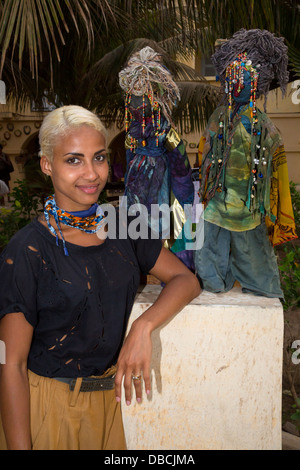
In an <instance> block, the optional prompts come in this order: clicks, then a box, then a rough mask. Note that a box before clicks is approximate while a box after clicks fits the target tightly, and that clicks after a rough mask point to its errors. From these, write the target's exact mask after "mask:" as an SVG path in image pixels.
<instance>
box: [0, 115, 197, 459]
mask: <svg viewBox="0 0 300 470" xmlns="http://www.w3.org/2000/svg"><path fill="white" fill-rule="evenodd" d="M40 147H41V152H40V155H41V168H42V171H43V172H44V173H45V174H47V175H49V176H50V177H51V179H52V182H53V186H54V191H55V193H54V196H53V197H50V198H49V199H48V200H47V201H46V204H45V208H44V215H43V216H41V217H39V218H38V219H35V220H33V221H32V223H31V224H29V225H28V226H26V227H25V228H23V229H22V230H21V231H20V232H18V233H17V234H16V235H15V236H14V237H13V239H12V240H11V241H10V243H9V245H8V246H7V247H6V249H5V251H4V252H3V253H2V256H1V263H0V276H1V285H0V299H1V300H0V319H1V320H0V339H1V340H2V341H4V342H5V345H6V364H5V365H1V378H0V410H1V418H2V425H3V426H2V428H3V430H4V434H3V436H2V439H1V436H0V442H1V446H2V448H3V447H4V448H5V444H4V443H3V441H6V445H7V448H8V449H34V450H35V449H37V450H38V449H47V450H48V449H52V450H58V449H64V450H73V449H124V448H126V444H125V438H124V432H123V425H122V418H121V406H120V401H121V383H122V381H123V380H124V391H125V400H126V403H127V404H128V405H129V404H130V403H131V400H132V391H131V390H132V383H133V384H134V389H135V394H136V399H137V401H141V399H142V388H143V386H144V387H145V390H146V393H149V391H150V390H151V382H150V360H151V333H152V331H153V330H154V329H155V328H157V327H158V326H160V325H161V324H163V323H164V322H165V321H166V320H168V319H169V318H170V317H172V316H173V315H174V314H176V313H177V312H179V311H180V310H181V309H182V308H183V307H184V306H185V305H186V304H187V303H188V302H190V301H191V300H192V299H193V298H194V297H195V296H197V295H198V294H199V293H200V287H199V284H198V281H197V279H196V278H195V276H194V275H193V274H191V273H190V271H189V270H188V269H187V268H185V266H184V265H183V264H182V263H181V262H180V261H178V260H177V259H176V257H175V256H174V255H172V254H171V253H170V252H168V251H167V250H165V249H164V248H162V246H161V241H160V240H142V239H137V240H131V239H129V238H128V237H127V238H125V237H123V238H122V239H121V237H120V239H118V237H116V238H115V239H113V238H112V237H110V236H109V235H108V236H107V238H105V223H103V222H106V221H105V218H104V217H103V215H102V214H101V213H98V212H99V211H97V212H96V209H97V204H96V201H97V200H98V197H99V194H100V193H101V191H102V189H103V188H104V186H105V184H106V180H107V176H108V162H107V159H106V154H105V130H104V128H103V125H102V124H101V122H100V121H99V119H98V118H97V117H96V116H95V115H94V114H93V113H91V112H89V111H87V110H85V109H83V108H81V107H77V106H65V107H62V108H58V109H56V110H54V111H52V112H51V113H50V114H49V115H48V116H47V117H46V118H45V120H44V122H43V125H42V126H41V129H40ZM95 212H96V213H95ZM108 232H109V230H108ZM141 272H143V273H147V272H150V273H151V274H153V275H155V276H156V277H158V278H159V279H160V280H161V281H162V282H164V283H165V284H166V287H165V288H164V289H163V290H162V293H161V295H160V296H159V298H158V299H157V301H156V302H155V303H154V304H153V305H152V306H151V307H150V308H149V309H148V310H147V311H146V312H145V313H144V314H143V315H141V316H140V317H139V318H138V319H137V320H136V321H135V322H134V323H133V325H132V327H131V330H130V332H129V334H128V335H127V338H126V340H125V341H123V340H124V334H125V331H126V326H127V321H128V317H129V315H130V311H131V308H132V305H133V302H134V297H135V294H136V292H137V288H138V285H139V280H140V273H141ZM143 382H144V385H143ZM0 434H1V433H0ZM4 436H5V439H4Z"/></svg>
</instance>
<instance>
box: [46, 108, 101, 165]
mask: <svg viewBox="0 0 300 470" xmlns="http://www.w3.org/2000/svg"><path fill="white" fill-rule="evenodd" d="M81 126H89V127H92V128H94V129H96V130H97V131H98V132H100V134H101V135H102V136H103V137H104V138H105V139H106V129H105V127H104V125H103V124H102V122H101V121H100V119H99V118H98V116H96V114H94V113H92V112H91V111H89V110H88V109H85V108H83V107H82V106H75V105H69V106H62V107H60V108H57V109H55V110H54V111H51V113H49V114H48V116H46V117H45V118H44V120H43V123H42V125H41V128H40V131H39V143H40V152H39V155H40V157H41V156H43V155H44V156H45V157H47V159H48V160H50V161H52V159H53V148H54V145H55V143H56V140H57V139H58V138H61V137H64V136H66V135H67V134H68V133H70V132H71V131H72V130H74V129H76V128H79V127H81Z"/></svg>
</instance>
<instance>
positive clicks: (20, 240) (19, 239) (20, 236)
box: [2, 221, 41, 255]
mask: <svg viewBox="0 0 300 470" xmlns="http://www.w3.org/2000/svg"><path fill="white" fill-rule="evenodd" d="M40 238H41V237H40V236H39V233H38V231H37V229H36V226H35V222H34V221H32V222H30V223H29V224H27V225H25V226H24V227H22V228H21V229H20V230H18V231H17V232H16V233H15V234H14V235H13V236H12V238H11V239H10V241H9V242H8V244H7V245H6V247H5V248H4V250H3V252H2V254H3V253H7V252H9V253H10V254H13V253H15V254H16V255H19V254H20V253H21V252H23V251H24V248H28V249H31V250H37V249H38V246H39V245H40Z"/></svg>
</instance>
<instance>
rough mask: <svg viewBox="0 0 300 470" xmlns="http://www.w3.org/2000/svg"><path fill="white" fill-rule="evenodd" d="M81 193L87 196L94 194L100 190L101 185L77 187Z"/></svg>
mask: <svg viewBox="0 0 300 470" xmlns="http://www.w3.org/2000/svg"><path fill="white" fill-rule="evenodd" d="M77 188H78V189H80V191H83V192H84V193H86V194H94V193H96V192H97V191H98V190H99V184H91V185H85V186H81V185H80V186H77Z"/></svg>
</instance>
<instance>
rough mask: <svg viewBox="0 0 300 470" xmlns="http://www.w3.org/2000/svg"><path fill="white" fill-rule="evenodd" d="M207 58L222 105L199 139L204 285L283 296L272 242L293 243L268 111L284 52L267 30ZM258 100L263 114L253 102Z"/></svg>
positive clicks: (238, 38) (284, 174)
mask: <svg viewBox="0 0 300 470" xmlns="http://www.w3.org/2000/svg"><path fill="white" fill-rule="evenodd" d="M220 43H221V45H220V46H219V47H218V48H217V49H216V51H215V53H214V55H213V56H212V62H213V64H214V65H215V68H216V71H217V74H218V76H219V79H220V82H221V87H222V91H223V92H224V94H223V95H224V96H223V102H222V104H221V105H220V106H219V107H218V108H217V109H216V110H215V111H214V112H213V114H212V116H211V117H210V119H209V121H208V124H207V127H206V130H205V132H204V134H203V136H202V137H201V139H200V144H199V157H200V158H201V170H200V190H199V196H200V198H199V200H200V202H202V203H203V204H204V212H203V219H204V244H203V246H202V247H201V249H199V250H197V251H196V252H195V267H196V271H197V275H198V277H199V279H200V280H201V283H202V285H203V288H204V289H206V290H208V291H211V292H227V291H229V290H231V288H232V287H233V286H234V284H235V282H236V281H238V283H239V284H240V285H241V287H242V290H243V292H251V293H253V294H256V295H263V296H266V297H279V298H282V297H283V293H282V289H281V286H280V278H279V271H278V266H277V260H276V257H275V254H274V249H273V246H274V245H278V244H281V243H284V242H287V241H289V240H292V239H293V238H297V235H296V231H295V222H294V216H293V209H292V203H291V197H290V188H289V178H288V169H287V161H286V156H285V150H284V145H283V142H282V138H281V136H280V133H279V131H278V129H277V128H276V127H275V125H274V124H273V123H272V121H271V120H270V119H269V117H268V116H267V114H266V100H267V95H268V92H269V90H270V85H271V82H272V81H273V80H277V81H278V84H279V86H280V88H281V90H282V93H283V95H284V94H285V92H286V86H287V83H288V77H289V75H288V71H287V64H288V56H287V47H286V46H285V45H284V42H283V38H278V37H275V35H274V34H272V33H270V32H269V31H266V30H259V29H252V30H245V29H241V30H239V31H238V32H236V33H235V34H234V35H233V36H232V38H231V39H229V40H225V41H223V40H221V41H220ZM261 96H264V98H265V101H264V112H263V111H261V110H260V109H259V108H258V107H257V99H258V98H259V97H261Z"/></svg>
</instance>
